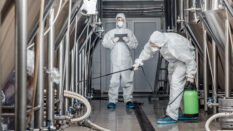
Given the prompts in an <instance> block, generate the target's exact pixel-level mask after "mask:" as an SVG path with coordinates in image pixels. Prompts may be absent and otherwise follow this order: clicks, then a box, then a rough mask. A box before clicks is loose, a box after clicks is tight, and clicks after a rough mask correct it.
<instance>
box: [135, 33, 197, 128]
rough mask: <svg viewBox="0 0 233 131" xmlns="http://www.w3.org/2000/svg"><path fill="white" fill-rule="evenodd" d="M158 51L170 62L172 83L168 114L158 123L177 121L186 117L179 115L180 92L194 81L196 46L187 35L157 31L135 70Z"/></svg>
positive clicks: (147, 44)
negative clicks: (188, 82) (187, 82)
mask: <svg viewBox="0 0 233 131" xmlns="http://www.w3.org/2000/svg"><path fill="white" fill-rule="evenodd" d="M156 51H160V53H161V55H162V56H163V57H164V59H166V60H167V61H168V62H169V65H168V77H169V78H168V79H169V83H170V97H169V104H168V106H167V110H166V116H165V117H164V118H161V119H159V120H157V123H158V124H169V123H176V122H177V120H178V119H183V118H182V117H184V116H183V115H178V112H179V107H180V104H181V100H182V96H183V94H182V95H180V96H179V94H180V93H181V92H182V91H183V90H184V86H185V83H186V81H190V82H192V83H193V82H194V77H195V74H196V70H197V68H196V62H195V51H194V47H193V46H192V45H191V43H190V42H189V41H188V40H187V39H186V38H185V37H183V36H181V35H179V34H177V33H161V32H159V31H155V32H153V33H152V35H151V36H150V39H149V41H148V43H146V45H145V46H144V49H143V51H142V52H141V54H140V56H139V58H138V59H136V60H135V64H134V65H133V66H134V70H137V69H138V67H139V66H142V65H143V62H144V61H145V60H148V59H150V58H151V57H152V56H153V54H155V52H156ZM177 96H178V97H177ZM174 100H175V101H174ZM170 103H171V104H170Z"/></svg>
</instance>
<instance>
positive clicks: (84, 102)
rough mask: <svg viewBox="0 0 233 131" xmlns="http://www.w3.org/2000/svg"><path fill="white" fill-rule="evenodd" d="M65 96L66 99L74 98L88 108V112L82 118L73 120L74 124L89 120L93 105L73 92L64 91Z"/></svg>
mask: <svg viewBox="0 0 233 131" xmlns="http://www.w3.org/2000/svg"><path fill="white" fill-rule="evenodd" d="M64 96H65V97H70V98H73V99H77V100H78V101H80V102H82V103H83V104H84V105H85V106H86V108H87V111H86V113H85V114H84V115H83V116H81V117H79V118H73V119H71V122H72V123H74V122H80V121H83V120H85V119H87V118H88V117H89V116H90V114H91V105H90V103H89V102H88V101H87V99H86V98H84V97H83V96H82V95H79V94H77V93H74V92H71V91H64Z"/></svg>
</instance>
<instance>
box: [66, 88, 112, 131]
mask: <svg viewBox="0 0 233 131" xmlns="http://www.w3.org/2000/svg"><path fill="white" fill-rule="evenodd" d="M64 96H65V97H70V98H73V99H77V100H78V101H80V102H82V103H83V104H84V105H85V106H86V108H87V111H86V113H85V114H84V115H83V116H81V117H79V118H73V119H71V122H72V123H74V122H80V121H83V120H85V119H87V118H88V117H89V116H90V114H91V105H90V103H89V102H88V100H87V99H86V98H85V97H83V96H82V95H80V94H77V93H74V92H71V91H67V90H65V91H64ZM85 122H87V124H89V126H90V127H91V128H94V129H96V130H99V131H110V130H109V129H105V128H103V127H101V126H98V125H96V124H94V123H92V122H91V121H90V120H86V121H85Z"/></svg>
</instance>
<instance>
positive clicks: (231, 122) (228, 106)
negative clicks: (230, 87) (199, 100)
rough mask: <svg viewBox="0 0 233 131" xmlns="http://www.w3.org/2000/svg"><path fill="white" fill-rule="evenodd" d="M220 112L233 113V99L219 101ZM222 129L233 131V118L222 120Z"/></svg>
mask: <svg viewBox="0 0 233 131" xmlns="http://www.w3.org/2000/svg"><path fill="white" fill-rule="evenodd" d="M219 112H233V98H221V99H219ZM220 126H221V128H222V129H233V117H226V118H220Z"/></svg>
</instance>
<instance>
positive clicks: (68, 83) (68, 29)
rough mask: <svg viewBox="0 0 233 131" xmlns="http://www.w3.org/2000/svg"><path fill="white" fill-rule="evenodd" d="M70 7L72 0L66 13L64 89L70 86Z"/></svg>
mask: <svg viewBox="0 0 233 131" xmlns="http://www.w3.org/2000/svg"><path fill="white" fill-rule="evenodd" d="M71 7H72V0H69V15H68V26H67V32H66V43H65V44H66V52H65V64H66V65H65V66H66V67H65V68H66V81H65V90H69V87H70V21H71ZM68 108H69V100H68V98H65V114H66V115H67V114H68Z"/></svg>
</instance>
